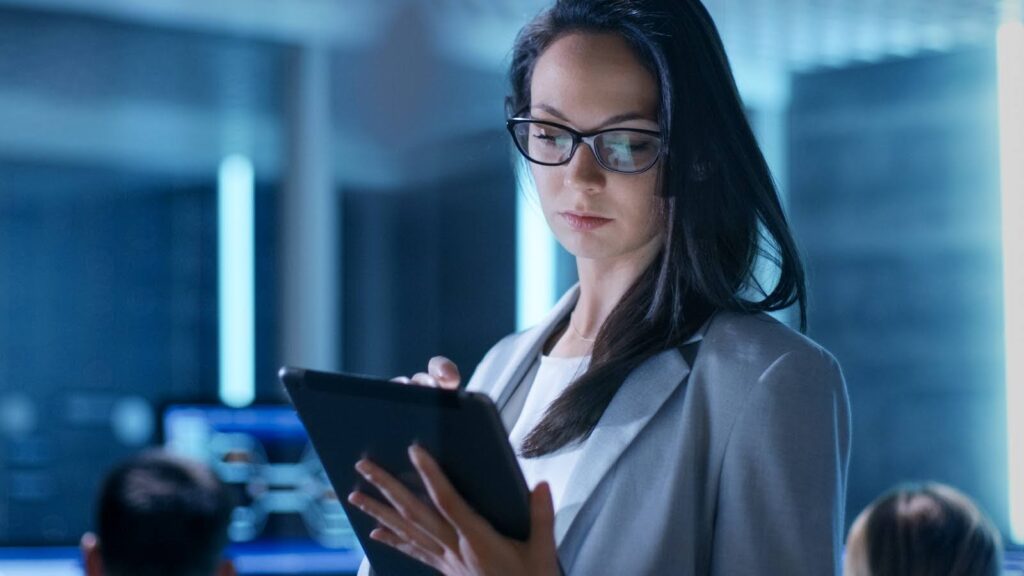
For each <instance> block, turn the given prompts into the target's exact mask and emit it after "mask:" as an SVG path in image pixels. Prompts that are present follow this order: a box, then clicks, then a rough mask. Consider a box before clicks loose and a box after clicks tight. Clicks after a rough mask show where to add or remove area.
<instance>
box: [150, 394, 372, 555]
mask: <svg viewBox="0 0 1024 576" xmlns="http://www.w3.org/2000/svg"><path fill="white" fill-rule="evenodd" d="M162 416H163V417H162V423H163V426H162V429H163V430H162V431H163V441H164V447H165V448H166V449H168V450H169V451H170V452H173V453H176V454H179V455H181V456H185V457H188V458H193V459H195V460H199V461H201V462H204V463H206V464H208V465H209V466H210V467H211V468H212V469H213V470H214V472H215V473H216V474H217V475H218V476H219V477H220V478H221V480H223V481H224V482H225V483H226V484H227V485H228V486H229V487H230V488H231V490H232V491H233V493H234V494H235V496H236V502H237V503H238V504H237V507H236V508H235V510H234V511H233V512H232V515H231V524H230V526H229V530H228V534H229V536H230V538H231V541H232V542H233V543H265V542H271V541H274V542H281V541H287V542H293V543H304V544H313V543H315V544H317V545H319V546H321V547H324V548H328V549H358V547H359V544H358V541H357V540H356V538H355V535H354V534H353V532H352V529H351V527H350V526H349V523H348V519H347V518H346V516H345V512H344V510H343V509H342V507H341V503H340V502H339V501H338V497H337V495H336V494H335V493H334V489H333V488H332V487H331V484H330V482H329V481H328V480H327V476H326V475H325V473H324V470H323V468H322V467H321V465H320V461H319V459H318V458H317V456H316V452H315V451H314V450H313V447H312V445H311V444H310V443H309V439H308V438H307V437H306V432H305V430H304V429H303V427H302V423H301V422H300V421H299V419H298V417H297V416H296V414H295V411H294V410H293V409H292V408H291V407H290V406H251V407H246V408H229V407H226V406H221V405H202V404H175V405H170V406H167V407H166V408H165V409H164V410H163V415H162Z"/></svg>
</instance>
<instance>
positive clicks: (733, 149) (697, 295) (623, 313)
mask: <svg viewBox="0 0 1024 576" xmlns="http://www.w3.org/2000/svg"><path fill="white" fill-rule="evenodd" d="M509 79H510V83H511V92H510V94H509V96H508V98H507V101H506V110H507V113H508V115H509V116H510V118H512V120H510V122H509V130H510V132H511V133H512V135H513V140H514V141H515V142H516V145H517V147H518V148H519V150H520V151H521V152H523V154H524V156H529V157H530V158H531V160H533V161H532V162H530V163H529V167H530V171H529V174H530V176H531V177H532V179H533V181H534V183H535V185H536V188H537V191H538V196H539V198H540V202H541V206H542V209H543V211H544V215H545V217H546V218H547V221H548V223H549V225H550V226H551V228H552V231H553V232H554V234H555V236H556V237H557V238H558V240H559V241H560V242H561V244H562V245H563V246H564V247H565V248H566V249H567V250H568V251H569V252H571V253H572V254H574V255H575V256H576V257H577V260H579V259H593V260H605V261H607V262H608V263H609V264H612V266H610V267H606V269H607V268H621V266H615V265H614V264H615V263H617V262H623V261H627V260H629V261H632V262H633V263H634V264H636V263H639V264H640V270H642V273H640V275H639V278H638V279H637V280H636V281H635V283H634V284H633V285H632V287H631V288H630V289H629V290H628V291H627V292H626V294H625V295H624V296H623V298H622V300H621V301H620V302H619V304H618V306H617V307H616V308H615V309H614V310H613V312H612V313H611V315H610V316H609V317H608V319H607V320H606V321H605V323H604V324H603V325H602V327H601V329H600V330H599V332H598V335H597V341H596V342H595V344H594V348H593V356H592V360H591V364H590V368H589V369H588V371H587V373H585V374H584V375H583V376H582V377H581V378H579V380H577V382H576V383H575V384H574V385H573V386H572V387H571V388H570V389H569V390H568V391H567V392H566V394H564V395H563V396H562V397H561V398H560V399H559V400H557V401H556V403H555V404H554V405H553V407H552V412H553V413H554V415H553V416H552V417H551V418H547V417H545V420H544V421H543V422H542V423H541V425H540V426H538V428H537V429H536V430H535V434H531V436H530V437H529V438H528V439H527V441H526V443H525V445H524V450H523V453H524V454H526V455H539V454H542V453H546V452H550V451H553V450H555V449H557V448H559V447H561V446H563V445H565V444H566V443H568V442H571V441H575V440H580V439H582V438H584V437H586V436H587V435H589V433H590V432H591V431H592V430H593V427H594V426H595V425H596V423H597V421H598V419H599V418H600V416H601V414H602V413H603V411H604V408H605V407H606V406H607V404H608V402H610V401H611V398H612V396H614V394H615V392H616V391H617V390H618V387H619V386H620V385H621V382H622V380H623V379H624V378H625V375H626V374H628V373H629V371H630V370H632V369H633V368H635V367H636V366H637V365H639V363H640V362H642V361H643V360H645V359H646V358H648V357H650V356H652V355H653V354H656V353H657V352H660V351H662V350H665V349H667V348H669V347H672V346H677V345H679V344H681V343H682V342H684V341H686V340H687V339H688V338H689V337H690V336H691V335H692V334H693V333H694V331H696V330H697V329H699V328H700V326H702V325H703V324H704V322H705V321H706V320H707V319H708V317H709V316H710V315H711V314H712V313H713V312H714V311H716V310H734V311H739V312H758V311H771V310H780V309H783V308H786V307H788V306H791V305H793V304H798V305H799V309H800V319H801V320H800V321H801V327H802V328H803V327H804V326H805V323H806V320H805V311H804V308H805V300H806V298H805V288H804V274H803V268H802V266H801V264H800V259H799V257H798V254H797V251H796V247H795V243H794V242H793V239H792V237H791V235H790V232H789V229H788V225H787V223H786V219H785V217H784V215H783V212H782V208H781V204H780V202H779V198H778V193H777V191H776V188H775V184H774V182H773V180H772V177H771V174H770V172H769V170H768V166H767V163H766V162H765V160H764V156H763V154H762V153H761V151H760V149H759V147H758V145H757V142H756V140H755V138H754V134H753V132H752V131H751V129H750V125H749V123H748V121H747V118H746V116H745V110H744V107H743V104H742V102H741V100H740V97H739V94H738V92H737V89H736V84H735V81H734V79H733V77H732V72H731V70H730V67H729V63H728V60H727V58H726V55H725V52H724V48H723V46H722V42H721V39H720V38H719V35H718V32H717V30H716V29H715V25H714V23H713V22H712V20H711V17H710V16H709V15H708V13H707V11H706V10H705V8H704V7H703V5H701V3H700V2H699V1H698V0H560V1H558V2H556V4H555V5H554V6H553V7H552V8H551V9H549V10H547V11H545V12H543V13H541V14H540V15H539V16H538V17H537V18H536V19H534V20H533V21H532V22H531V23H530V24H528V25H527V26H526V27H524V28H523V30H522V31H521V32H520V34H519V36H518V38H517V40H516V43H515V46H514V48H513V53H512V61H511V66H510V70H509ZM519 119H522V120H519ZM524 120H534V121H537V120H543V121H545V122H548V123H545V124H539V123H530V122H526V121H524ZM550 123H555V124H559V125H564V126H565V127H567V128H569V129H571V130H574V131H576V132H577V133H582V134H593V133H595V132H598V131H602V130H605V129H612V128H614V129H627V130H628V131H617V132H614V133H611V134H610V135H608V134H600V135H597V136H595V139H594V140H593V141H592V143H593V146H594V149H596V150H597V154H596V155H595V154H594V152H592V149H591V148H590V147H588V146H587V145H586V144H585V143H582V142H580V141H579V140H578V138H574V137H573V135H572V133H571V132H567V131H566V130H564V129H562V128H559V127H557V126H553V125H552V124H550ZM574 142H575V143H576V144H577V145H576V148H575V152H574V153H572V155H571V157H570V156H569V151H570V150H571V148H572V145H573V143H574ZM567 157H568V160H566V158H567ZM538 160H539V161H541V162H542V163H538V162H537V161H538ZM580 214H582V215H592V216H597V217H600V218H603V219H605V220H589V221H586V220H584V221H580V220H578V219H576V218H574V217H575V216H578V215H580ZM595 222H599V223H601V225H600V226H598V227H596V228H595V227H592V226H591V225H592V224H593V223H595ZM581 223H582V224H583V225H582V226H581V225H580V224H581ZM574 224H575V225H574ZM588 224H590V225H588ZM761 256H764V257H766V258H767V260H768V261H770V262H773V263H774V264H775V265H776V268H777V270H776V271H775V272H777V279H776V281H775V282H774V286H762V284H761V282H760V281H759V277H758V276H757V275H755V267H756V264H757V263H758V261H759V257H761ZM568 412H572V413H573V416H572V417H568V416H569V414H568Z"/></svg>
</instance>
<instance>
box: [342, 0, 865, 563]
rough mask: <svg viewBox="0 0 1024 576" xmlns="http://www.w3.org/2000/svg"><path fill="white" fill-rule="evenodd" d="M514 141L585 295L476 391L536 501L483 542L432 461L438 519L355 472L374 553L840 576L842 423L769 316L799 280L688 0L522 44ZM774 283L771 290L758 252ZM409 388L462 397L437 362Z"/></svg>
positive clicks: (565, 21) (829, 394)
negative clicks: (376, 491)
mask: <svg viewBox="0 0 1024 576" xmlns="http://www.w3.org/2000/svg"><path fill="white" fill-rule="evenodd" d="M510 77H511V84H512V91H511V95H510V97H509V99H508V110H509V114H510V116H512V118H511V119H510V120H509V122H508V126H509V131H510V133H511V135H512V137H513V141H514V143H515V145H516V147H517V148H518V149H519V151H520V152H521V153H522V154H523V156H525V157H526V159H527V160H528V161H529V162H530V169H531V174H532V177H533V179H534V181H535V184H536V188H537V191H538V195H539V198H540V205H541V208H542V209H543V212H544V215H545V218H546V219H547V222H548V224H549V226H550V227H551V229H552V231H553V232H554V234H555V236H556V237H557V239H558V240H559V242H560V243H561V244H562V245H563V246H564V247H565V248H566V249H567V250H568V251H569V252H571V253H572V254H573V255H574V256H575V257H576V263H577V268H578V271H579V278H580V282H579V284H578V286H576V287H574V288H573V289H572V290H570V292H569V293H567V294H566V295H565V296H564V297H563V298H562V299H561V301H560V302H559V303H558V304H557V305H556V306H555V309H554V310H553V311H552V312H551V313H550V315H549V316H548V317H547V318H546V319H545V320H544V321H543V322H541V323H540V324H539V325H538V326H536V327H534V328H532V329H530V330H527V331H525V332H522V333H519V334H514V335H511V336H508V337H507V338H505V339H503V340H502V341H500V342H499V343H498V344H497V345H495V346H494V347H493V348H492V349H491V350H490V352H488V354H487V355H486V356H485V357H484V359H483V360H482V361H481V363H480V365H479V366H478V367H477V369H476V371H475V373H474V375H473V378H472V380H471V381H470V382H469V384H468V388H469V389H471V390H478V391H482V392H486V393H487V394H489V395H490V396H491V397H492V398H493V399H494V400H495V402H496V404H497V405H498V407H499V409H500V410H501V413H502V416H503V418H504V420H505V423H506V425H507V426H508V428H509V429H510V430H511V435H510V439H511V441H512V443H513V446H514V447H515V448H516V449H517V450H518V452H519V454H520V455H521V458H520V463H521V465H522V468H523V471H524V474H525V475H526V478H527V480H528V482H529V483H530V485H531V486H533V487H534V488H533V493H532V498H531V507H532V508H531V510H532V522H533V524H532V529H531V538H530V540H529V541H527V542H518V541H514V540H509V539H507V538H504V537H502V536H500V535H499V534H497V533H496V532H495V531H494V530H493V529H492V528H491V527H490V526H489V525H488V524H487V523H486V521H484V520H483V519H482V518H480V517H479V516H477V515H476V514H475V513H474V512H473V511H472V510H471V509H470V508H469V506H468V505H467V504H466V503H465V502H464V501H463V500H462V499H461V497H459V495H458V494H457V493H456V492H455V491H454V490H453V489H452V488H451V486H450V485H449V484H448V483H447V480H446V479H445V478H444V475H443V474H442V473H441V472H440V470H439V468H438V467H437V466H436V464H435V463H434V462H433V460H432V459H431V458H430V457H429V455H427V454H425V453H424V452H423V451H422V450H420V449H418V448H415V447H413V448H410V458H411V459H412V460H413V463H414V464H415V465H416V467H417V469H419V471H420V474H421V475H422V476H423V479H424V483H425V484H426V486H427V488H428V491H429V492H430V494H431V497H432V498H433V500H434V504H435V506H434V507H429V506H427V505H426V504H424V503H422V502H419V501H417V500H416V499H415V498H414V497H412V496H411V495H410V494H409V492H408V491H406V490H405V489H404V488H402V486H401V485H400V484H398V483H397V482H396V481H395V480H394V479H393V478H391V477H390V476H389V475H388V474H387V473H386V472H384V471H383V470H381V469H380V468H378V467H376V466H374V465H373V463H372V462H369V461H365V460H364V461H361V462H360V463H359V464H358V465H357V469H359V470H360V471H361V472H363V473H364V475H365V476H366V477H367V478H368V480H369V481H370V482H372V483H373V484H375V485H376V486H377V487H379V488H380V489H381V491H382V492H383V493H384V494H385V495H386V497H387V498H388V500H390V502H389V503H387V504H386V503H382V502H377V501H374V500H373V499H372V498H370V497H368V496H366V495H365V494H361V493H358V492H356V493H353V494H351V495H350V498H349V499H350V502H352V503H353V504H354V505H356V506H358V507H360V508H361V509H362V510H363V511H364V512H366V513H367V514H370V515H371V516H373V517H375V518H376V519H377V520H378V522H379V523H380V527H379V528H378V529H376V530H375V531H374V533H373V535H372V537H373V538H375V539H377V540H379V541H381V542H384V543H386V544H389V545H391V546H394V547H395V548H397V549H399V550H402V551H403V552H405V553H407V554H409V555H411V556H413V557H415V558H418V559H420V560H422V561H423V562H425V563H427V564H430V565H432V566H434V567H435V568H437V569H438V570H440V571H441V572H444V573H446V574H557V573H559V570H562V571H564V572H565V573H569V574H585V575H589V574H715V575H718V574H722V575H724V574H785V575H796V574H814V575H821V574H831V573H835V572H837V570H838V568H839V565H840V552H841V549H842V532H843V501H844V496H845V486H846V470H847V463H848V459H849V433H850V431H849V409H848V403H847V398H846V391H845V385H844V382H843V377H842V374H841V372H840V369H839V366H838V365H837V363H836V361H835V360H834V359H833V358H832V356H831V355H829V353H828V352H826V351H824V350H823V349H821V348H820V347H819V346H817V345H816V344H814V343H813V342H811V341H810V340H808V339H807V338H805V337H803V336H802V335H800V334H798V333H796V332H794V331H792V330H790V329H789V328H787V327H785V326H784V325H782V324H780V323H778V322H777V321H775V320H774V319H772V318H771V317H769V316H767V315H766V314H765V313H764V312H766V311H772V310H780V309H783V308H786V307H788V306H790V305H793V304H798V305H799V309H800V318H801V327H803V326H804V325H805V313H804V307H805V291H804V279H803V271H802V267H801V265H800V262H799V259H798V256H797V253H796V249H795V246H794V242H793V240H792V238H791V236H790V233H789V230H788V228H787V225H786V221H785V218H784V216H783V213H782V209H781V206H780V203H779V200H778V195H777V192H776V190H775V187H774V184H773V182H772V179H771V176H770V174H769V171H768V168H767V165H766V164H765V161H764V158H763V156H762V154H761V152H760V150H759V149H758V147H757V144H756V142H755V139H754V136H753V134H752V132H751V130H750V127H749V125H748V123H747V120H746V118H745V116H744V110H743V106H742V104H741V102H740V99H739V96H738V95H737V92H736V87H735V83H734V80H733V78H732V75H731V72H730V70H729V66H728V63H727V60H726V57H725V54H724V51H723V48H722V43H721V40H720V39H719V37H718V34H717V32H716V30H715V27H714V25H713V23H712V21H711V19H710V17H709V15H708V14H707V12H706V11H705V9H704V7H703V6H702V5H701V4H700V3H699V2H698V1H697V0H562V1H559V2H557V4H556V5H555V6H554V7H553V8H552V9H550V10H549V11H547V12H545V13H542V14H541V15H540V16H538V17H537V18H536V19H535V20H534V21H533V22H532V23H530V24H529V25H527V26H526V27H525V28H524V29H523V30H522V31H521V33H520V35H519V37H518V39H517V41H516V44H515V48H514V52H513V57H512V64H511V70H510ZM761 255H763V256H767V257H768V258H769V259H770V260H771V261H772V262H774V263H775V264H776V265H777V268H778V279H777V281H776V282H775V285H774V287H773V288H772V289H771V290H768V289H766V288H763V287H762V284H761V283H760V282H758V280H757V278H755V275H754V268H755V263H756V262H757V261H758V256H761ZM411 381H413V382H415V383H419V384H427V385H441V386H446V387H451V386H457V385H458V382H459V376H458V370H457V368H456V367H455V366H454V365H453V364H452V363H451V362H449V361H447V360H445V359H443V358H435V359H433V360H432V361H431V362H430V365H429V368H428V373H423V374H417V375H416V376H414V377H413V378H412V379H411Z"/></svg>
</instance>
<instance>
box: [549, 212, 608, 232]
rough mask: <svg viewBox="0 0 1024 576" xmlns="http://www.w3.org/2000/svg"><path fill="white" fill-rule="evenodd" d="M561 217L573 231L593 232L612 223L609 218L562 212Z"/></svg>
mask: <svg viewBox="0 0 1024 576" xmlns="http://www.w3.org/2000/svg"><path fill="white" fill-rule="evenodd" d="M561 215H562V218H565V221H566V222H567V223H568V224H569V227H570V228H572V229H573V230H593V229H595V228H600V227H601V226H604V225H605V224H607V223H609V222H611V221H612V219H611V218H601V217H600V216H589V215H584V214H574V213H572V212H562V213H561Z"/></svg>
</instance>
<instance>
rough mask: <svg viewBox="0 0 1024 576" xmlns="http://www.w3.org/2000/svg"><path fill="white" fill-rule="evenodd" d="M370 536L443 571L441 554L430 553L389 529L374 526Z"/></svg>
mask: <svg viewBox="0 0 1024 576" xmlns="http://www.w3.org/2000/svg"><path fill="white" fill-rule="evenodd" d="M370 538H372V539H374V540H376V541H378V542H382V543H384V544H387V545H388V546H391V547H392V548H394V549H396V550H398V551H399V552H402V553H404V554H406V555H407V556H412V557H413V558H415V559H417V560H419V561H420V562H423V563H424V564H426V565H428V566H430V567H432V568H434V569H435V570H437V571H438V572H443V571H444V562H443V561H442V558H443V557H442V556H440V555H437V554H431V553H430V552H428V551H426V550H424V549H423V548H420V547H419V546H416V545H415V544H412V543H410V542H408V541H406V540H403V539H402V538H401V537H400V536H398V535H397V534H395V533H394V532H392V531H391V530H388V529H387V528H374V529H373V530H372V531H371V532H370Z"/></svg>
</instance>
